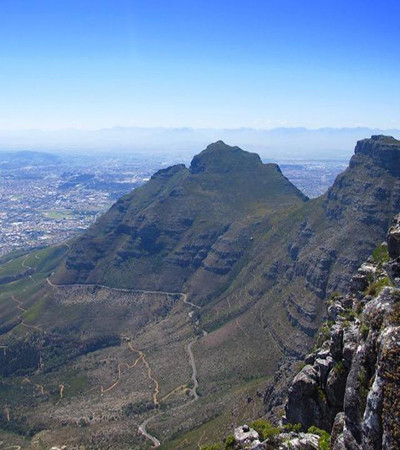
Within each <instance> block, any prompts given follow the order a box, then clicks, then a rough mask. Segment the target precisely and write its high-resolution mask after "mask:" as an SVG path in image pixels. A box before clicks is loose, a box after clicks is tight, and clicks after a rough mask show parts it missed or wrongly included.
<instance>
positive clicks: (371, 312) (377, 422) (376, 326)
mask: <svg viewBox="0 0 400 450" xmlns="http://www.w3.org/2000/svg"><path fill="white" fill-rule="evenodd" d="M328 315H329V320H328V321H327V322H326V323H325V324H324V325H323V326H322V328H321V331H320V333H319V336H318V338H317V342H316V349H315V350H314V351H313V352H312V353H311V354H309V355H307V356H306V358H305V360H304V366H303V368H302V369H301V370H300V372H299V373H298V374H297V375H296V377H295V378H294V379H293V381H292V383H291V385H290V388H289V392H288V398H287V400H286V404H285V415H284V416H283V417H282V423H281V427H273V426H272V425H271V424H269V423H268V422H265V421H256V422H254V424H253V425H252V427H249V426H247V425H244V426H242V427H239V428H237V429H236V430H235V432H234V434H233V435H232V436H229V437H228V438H227V439H225V441H224V443H223V444H217V445H216V446H206V447H204V450H207V449H212V450H214V449H236V450H240V449H253V450H254V449H258V450H261V449H264V450H268V449H279V450H286V449H298V450H300V449H301V450H313V449H315V450H318V449H322V450H329V449H332V450H378V449H385V450H386V449H393V450H394V449H399V448H400V395H399V394H400V214H399V215H397V216H396V217H395V218H394V220H393V224H392V227H391V228H390V230H389V232H388V235H387V242H385V243H383V244H381V245H379V246H378V247H377V248H376V249H375V251H374V252H373V254H372V256H371V257H370V258H368V260H367V261H366V262H365V263H364V264H363V265H362V266H361V267H360V268H359V270H358V273H357V274H356V275H355V276H353V278H352V280H351V288H350V291H349V292H348V293H347V294H346V295H341V294H340V293H335V294H333V295H332V297H331V299H330V301H329V307H328ZM301 430H303V431H306V430H307V431H308V432H302V431H301ZM329 435H330V437H329Z"/></svg>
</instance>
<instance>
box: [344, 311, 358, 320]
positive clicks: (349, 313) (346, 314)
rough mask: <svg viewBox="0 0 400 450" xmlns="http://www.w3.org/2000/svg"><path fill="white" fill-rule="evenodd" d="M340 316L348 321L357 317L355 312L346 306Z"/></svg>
mask: <svg viewBox="0 0 400 450" xmlns="http://www.w3.org/2000/svg"><path fill="white" fill-rule="evenodd" d="M342 317H344V318H345V319H346V320H348V321H350V322H354V321H355V320H356V318H357V312H356V311H355V310H354V309H352V308H346V309H345V310H344V311H343V313H342Z"/></svg>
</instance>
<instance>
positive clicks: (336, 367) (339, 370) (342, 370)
mask: <svg viewBox="0 0 400 450" xmlns="http://www.w3.org/2000/svg"><path fill="white" fill-rule="evenodd" d="M333 370H334V371H335V373H336V374H338V375H341V374H342V373H345V372H346V367H344V364H343V361H338V362H337V363H336V364H335V365H334V366H333Z"/></svg>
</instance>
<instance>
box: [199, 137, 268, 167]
mask: <svg viewBox="0 0 400 450" xmlns="http://www.w3.org/2000/svg"><path fill="white" fill-rule="evenodd" d="M260 164H262V162H261V159H260V157H259V156H258V155H257V154H256V153H249V152H246V151H244V150H242V149H241V148H239V147H231V146H230V145H227V144H225V142H223V141H221V140H219V141H216V142H214V143H212V144H210V145H208V146H207V148H206V149H205V150H203V151H202V152H201V153H199V154H198V155H196V156H195V157H194V158H193V160H192V163H191V165H190V171H191V173H192V174H197V173H202V172H209V173H211V172H214V173H223V172H228V171H232V170H243V169H244V168H251V167H254V166H258V165H260Z"/></svg>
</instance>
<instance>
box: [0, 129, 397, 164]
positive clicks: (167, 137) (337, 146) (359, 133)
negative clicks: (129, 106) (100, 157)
mask: <svg viewBox="0 0 400 450" xmlns="http://www.w3.org/2000/svg"><path fill="white" fill-rule="evenodd" d="M371 134H375V135H376V134H388V135H393V136H395V137H398V138H400V130H398V129H389V130H380V129H372V128H367V127H360V128H320V129H312V130H311V129H307V128H275V129H271V130H264V129H253V128H238V129H209V128H204V129H201V128H196V129H195V128H161V127H160V128H139V127H115V128H108V129H100V130H76V129H65V130H55V131H41V130H25V131H24V130H18V131H4V130H3V131H0V150H10V149H19V150H26V149H34V150H46V151H62V152H75V153H76V152H86V151H101V152H104V151H119V152H139V153H140V152H142V153H143V152H144V153H147V152H153V153H154V152H156V153H160V154H162V153H164V154H165V153H169V154H171V155H179V156H181V157H182V158H183V159H186V158H189V157H192V156H193V155H194V154H195V152H196V151H197V149H198V148H202V147H205V146H206V145H207V144H208V143H209V142H214V141H217V140H219V139H222V140H224V141H225V142H227V143H234V144H235V145H239V146H244V147H245V148H247V149H248V150H250V151H255V152H257V153H259V154H260V156H261V157H262V158H263V160H267V159H268V158H271V159H275V160H276V159H282V158H300V159H307V158H312V159H324V158H326V159H345V160H348V159H349V158H350V156H351V153H352V147H353V145H354V142H356V141H357V140H359V139H362V138H363V137H364V136H368V135H371Z"/></svg>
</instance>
